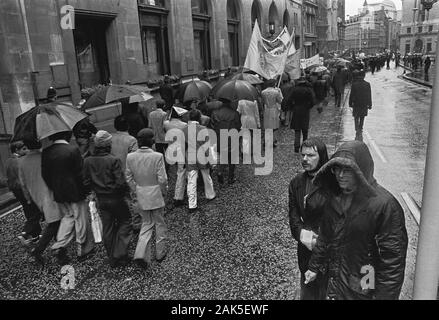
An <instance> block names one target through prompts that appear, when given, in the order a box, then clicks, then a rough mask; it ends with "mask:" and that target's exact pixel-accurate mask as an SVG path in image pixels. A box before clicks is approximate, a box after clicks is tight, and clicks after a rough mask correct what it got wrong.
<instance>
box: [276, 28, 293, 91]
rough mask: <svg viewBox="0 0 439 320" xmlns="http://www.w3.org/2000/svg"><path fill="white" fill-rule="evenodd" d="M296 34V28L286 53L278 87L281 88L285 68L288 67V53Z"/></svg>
mask: <svg viewBox="0 0 439 320" xmlns="http://www.w3.org/2000/svg"><path fill="white" fill-rule="evenodd" d="M295 34H296V28H294V29H293V33H292V34H291V38H290V43H289V45H288V48H287V53H286V58H285V63H284V70H283V71H282V73H281V74H280V76H279V82H278V83H277V88H280V83H281V81H282V76H283V74H284V73H285V68H286V64H287V61H286V60H288V54H289V53H290V49H291V46H292V45H293V39H294V36H295Z"/></svg>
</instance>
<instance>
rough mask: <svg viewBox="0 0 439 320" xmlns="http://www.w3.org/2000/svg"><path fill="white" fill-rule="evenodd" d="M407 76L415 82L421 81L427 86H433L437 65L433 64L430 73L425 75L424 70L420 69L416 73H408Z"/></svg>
mask: <svg viewBox="0 0 439 320" xmlns="http://www.w3.org/2000/svg"><path fill="white" fill-rule="evenodd" d="M405 75H406V76H407V77H409V78H412V79H414V80H420V81H421V83H422V82H425V84H427V85H429V86H433V85H434V80H435V78H436V65H435V64H432V65H431V67H430V70H429V72H428V73H425V70H424V68H419V69H417V70H416V71H413V70H412V71H408V72H406V74H405Z"/></svg>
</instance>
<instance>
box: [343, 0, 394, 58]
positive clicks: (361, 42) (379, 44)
mask: <svg viewBox="0 0 439 320" xmlns="http://www.w3.org/2000/svg"><path fill="white" fill-rule="evenodd" d="M397 16H398V15H397V11H396V6H395V4H394V3H393V2H392V1H390V0H382V1H381V3H380V2H374V3H373V5H371V6H369V4H368V2H367V0H366V1H365V2H364V6H363V9H362V11H361V12H360V13H359V14H358V15H355V16H351V17H349V19H347V20H346V28H345V48H346V49H349V50H351V51H354V52H364V53H365V54H376V53H377V52H382V51H384V50H391V51H397V50H398V49H399V45H398V41H397V39H398V36H399V30H400V28H399V26H400V22H399V21H398V20H397ZM394 18H395V19H394Z"/></svg>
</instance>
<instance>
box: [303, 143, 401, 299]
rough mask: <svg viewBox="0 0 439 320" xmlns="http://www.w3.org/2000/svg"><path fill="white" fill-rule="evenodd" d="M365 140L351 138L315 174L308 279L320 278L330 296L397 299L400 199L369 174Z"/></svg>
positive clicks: (371, 164)
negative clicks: (316, 219)
mask: <svg viewBox="0 0 439 320" xmlns="http://www.w3.org/2000/svg"><path fill="white" fill-rule="evenodd" d="M373 172H374V162H373V159H372V156H371V154H370V151H369V149H368V147H367V145H366V144H364V143H363V142H360V141H350V142H346V143H344V144H342V145H341V146H340V147H339V149H338V150H337V151H336V153H335V154H334V155H333V156H332V158H331V160H330V161H328V163H327V164H325V165H324V166H323V167H322V168H321V169H320V170H319V171H318V172H317V174H316V177H315V178H314V184H315V185H317V186H318V187H319V190H318V191H316V192H315V193H314V194H312V195H311V196H310V197H308V199H307V202H306V206H307V208H308V209H309V210H319V208H320V209H321V210H323V218H322V220H321V223H320V233H319V237H318V239H317V244H316V246H315V248H314V250H313V253H312V256H311V259H310V262H309V270H308V271H307V272H306V273H305V278H306V282H305V283H306V284H309V283H312V282H313V281H314V280H316V279H318V277H319V276H322V275H326V277H327V279H328V281H325V282H320V285H321V290H322V291H325V292H326V293H325V295H326V299H328V300H371V299H377V300H396V299H398V297H399V294H400V292H401V288H402V285H403V282H404V272H405V264H406V255H407V245H408V239H407V230H406V227H405V216H404V210H403V209H402V208H401V206H400V204H399V203H398V200H396V198H395V197H394V196H393V195H392V194H391V193H390V192H389V191H387V190H386V189H385V188H383V187H382V186H380V185H379V184H378V183H377V181H376V180H375V178H374V176H373Z"/></svg>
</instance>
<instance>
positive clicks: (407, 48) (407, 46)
mask: <svg viewBox="0 0 439 320" xmlns="http://www.w3.org/2000/svg"><path fill="white" fill-rule="evenodd" d="M405 53H410V41H408V42H406V43H405Z"/></svg>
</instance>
